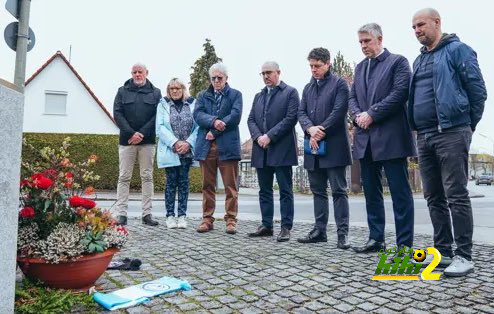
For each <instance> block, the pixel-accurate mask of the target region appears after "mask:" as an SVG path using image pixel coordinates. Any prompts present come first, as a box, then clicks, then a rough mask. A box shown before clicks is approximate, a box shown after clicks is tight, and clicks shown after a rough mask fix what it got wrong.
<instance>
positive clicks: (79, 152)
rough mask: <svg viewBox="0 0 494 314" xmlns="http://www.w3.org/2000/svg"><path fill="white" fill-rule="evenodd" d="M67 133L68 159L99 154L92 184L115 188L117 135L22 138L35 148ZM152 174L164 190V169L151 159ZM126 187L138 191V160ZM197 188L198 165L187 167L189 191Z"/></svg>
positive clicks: (31, 135)
mask: <svg viewBox="0 0 494 314" xmlns="http://www.w3.org/2000/svg"><path fill="white" fill-rule="evenodd" d="M67 136H68V137H70V139H71V143H72V145H71V147H70V149H69V151H70V154H71V159H72V160H76V161H78V160H84V159H86V158H88V157H89V156H90V155H92V154H95V155H97V156H98V157H99V159H98V162H97V163H96V165H95V167H94V172H95V173H96V174H98V175H99V176H100V177H101V179H100V180H99V181H98V182H97V183H96V184H95V188H96V189H100V190H116V189H117V181H118V135H95V134H51V133H24V138H25V139H26V140H27V141H28V143H31V144H32V145H33V146H34V147H37V148H38V149H41V148H43V147H45V146H50V147H59V146H61V145H62V142H63V140H64V138H66V137H67ZM30 158H32V156H30V155H29V153H28V152H26V151H25V150H24V149H23V151H22V160H23V161H24V160H26V161H27V160H29V159H30ZM153 175H154V189H155V191H164V188H165V171H164V169H158V168H157V167H156V163H155V164H154V173H153ZM130 188H131V189H132V190H139V191H140V189H141V179H140V176H139V165H138V164H136V165H135V167H134V172H133V174H132V181H131V183H130ZM201 189H202V185H201V172H200V170H199V168H191V171H190V191H191V192H200V191H201Z"/></svg>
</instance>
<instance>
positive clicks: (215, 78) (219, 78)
mask: <svg viewBox="0 0 494 314" xmlns="http://www.w3.org/2000/svg"><path fill="white" fill-rule="evenodd" d="M223 78H224V77H223V76H212V77H211V81H216V80H218V81H220V82H221V81H223Z"/></svg>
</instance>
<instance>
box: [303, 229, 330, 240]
mask: <svg viewBox="0 0 494 314" xmlns="http://www.w3.org/2000/svg"><path fill="white" fill-rule="evenodd" d="M297 242H299V243H317V242H328V237H327V236H326V232H323V231H321V230H319V229H317V228H314V229H312V230H311V231H310V232H309V234H308V235H306V236H305V237H304V238H298V239H297Z"/></svg>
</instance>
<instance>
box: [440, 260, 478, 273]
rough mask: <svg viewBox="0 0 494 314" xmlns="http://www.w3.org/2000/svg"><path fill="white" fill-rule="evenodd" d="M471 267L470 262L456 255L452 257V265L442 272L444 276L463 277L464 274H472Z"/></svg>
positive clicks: (471, 263)
mask: <svg viewBox="0 0 494 314" xmlns="http://www.w3.org/2000/svg"><path fill="white" fill-rule="evenodd" d="M473 265H474V264H473V262H472V261H469V260H467V259H465V258H463V257H461V256H459V255H456V256H455V257H453V263H451V265H449V266H448V267H447V268H446V269H445V270H444V274H445V275H446V276H451V277H461V276H465V275H466V274H469V273H473Z"/></svg>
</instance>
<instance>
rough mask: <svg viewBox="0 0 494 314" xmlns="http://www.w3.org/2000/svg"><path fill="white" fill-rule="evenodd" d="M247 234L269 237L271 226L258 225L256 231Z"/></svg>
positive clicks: (252, 236) (271, 232)
mask: <svg viewBox="0 0 494 314" xmlns="http://www.w3.org/2000/svg"><path fill="white" fill-rule="evenodd" d="M247 236H249V237H251V238H255V237H271V236H273V228H268V227H265V226H259V227H258V228H257V231H255V232H251V233H248V234H247Z"/></svg>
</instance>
